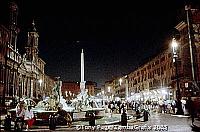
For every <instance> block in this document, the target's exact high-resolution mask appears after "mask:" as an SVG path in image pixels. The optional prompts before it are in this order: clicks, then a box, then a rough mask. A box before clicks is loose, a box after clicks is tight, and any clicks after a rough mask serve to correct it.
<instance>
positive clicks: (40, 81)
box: [38, 79, 42, 87]
mask: <svg viewBox="0 0 200 132" xmlns="http://www.w3.org/2000/svg"><path fill="white" fill-rule="evenodd" d="M38 82H39V84H40V87H41V86H42V79H40V80H39V81H38Z"/></svg>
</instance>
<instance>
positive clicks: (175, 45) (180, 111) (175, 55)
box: [171, 38, 184, 115]
mask: <svg viewBox="0 0 200 132" xmlns="http://www.w3.org/2000/svg"><path fill="white" fill-rule="evenodd" d="M171 44H172V53H173V63H174V64H175V74H176V87H177V93H176V99H177V103H176V106H177V112H176V114H177V115H183V114H184V113H183V109H182V103H181V93H180V87H179V77H178V63H177V58H178V52H177V50H178V43H177V42H176V39H175V38H173V39H172V43H171Z"/></svg>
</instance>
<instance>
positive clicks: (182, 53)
mask: <svg viewBox="0 0 200 132" xmlns="http://www.w3.org/2000/svg"><path fill="white" fill-rule="evenodd" d="M185 12H186V13H185V15H186V16H187V17H185V18H186V19H184V20H183V21H181V22H180V23H179V24H177V25H176V26H175V28H176V29H177V31H178V32H179V33H178V36H180V38H176V35H175V38H176V41H177V42H178V49H177V58H176V61H173V60H174V56H173V52H172V47H171V44H170V43H169V47H168V48H167V49H165V50H163V51H162V52H161V53H159V54H158V55H157V56H155V57H154V58H152V59H150V60H149V61H148V62H147V63H145V64H143V65H141V66H139V67H138V68H137V69H135V70H134V71H132V72H130V73H129V74H127V77H126V78H127V81H123V80H126V79H125V77H124V76H122V77H118V78H115V79H113V80H112V81H110V82H106V85H105V89H106V87H108V86H109V87H113V89H114V90H115V94H114V96H115V97H119V98H124V97H126V96H125V95H126V94H125V93H126V92H125V91H128V98H127V99H130V100H137V101H141V102H145V101H147V100H151V101H158V100H164V99H166V100H172V99H176V98H177V95H178V92H177V91H178V88H180V96H181V97H188V96H199V95H200V93H199V91H200V89H199V87H200V30H199V27H200V11H199V9H192V8H190V7H189V8H188V7H187V8H186V10H185ZM188 25H189V26H188ZM188 27H189V28H188ZM176 64H177V67H176ZM120 79H121V81H120ZM120 82H121V84H120ZM123 82H125V83H124V84H123ZM127 83H128V88H127V90H126V84H127ZM177 86H178V87H177Z"/></svg>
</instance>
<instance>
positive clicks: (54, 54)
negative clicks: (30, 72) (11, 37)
mask: <svg viewBox="0 0 200 132" xmlns="http://www.w3.org/2000/svg"><path fill="white" fill-rule="evenodd" d="M0 1H1V6H2V5H3V4H4V6H3V8H1V13H0V14H1V16H2V17H1V18H4V19H5V20H8V17H9V14H8V12H7V11H6V7H7V4H6V3H7V2H5V1H6V0H4V2H2V0H0ZM41 1H42V0H18V1H17V4H18V6H19V16H18V26H19V28H20V30H21V32H20V34H19V37H18V38H19V39H18V43H17V44H18V47H19V49H20V52H21V53H23V52H24V49H23V47H24V45H25V44H26V41H27V38H26V37H27V31H29V30H30V27H31V23H32V20H33V19H34V20H35V24H36V28H37V31H38V33H39V35H40V38H39V56H40V57H41V58H42V59H43V60H44V61H45V62H46V67H45V72H46V73H47V74H48V75H50V76H60V77H61V80H63V81H80V53H81V48H83V49H84V52H85V80H87V81H94V82H97V83H98V86H101V85H102V84H104V82H105V81H107V80H111V79H112V78H113V77H116V76H121V75H125V74H128V73H130V72H131V71H133V70H134V69H135V68H137V67H138V66H140V65H141V64H143V63H145V62H146V61H148V60H149V59H151V58H152V57H153V56H155V55H156V54H158V53H159V52H161V51H162V49H166V48H167V47H168V46H169V41H170V37H171V34H172V31H173V28H174V27H175V26H176V25H177V24H178V22H179V20H181V19H184V15H183V13H181V9H184V3H185V2H184V1H183V0H156V1H155V0H151V1H149V2H148V1H142V0H141V1H140V2H136V1H132V3H125V2H122V1H120V2H116V1H113V2H112V3H111V2H110V3H108V2H102V1H101V2H99V1H95V2H92V3H91V2H90V3H83V2H80V1H76V2H75V1H74V3H71V2H67V1H59V0H57V1H52V2H49V1H48V2H47V1H46V2H42V3H41ZM150 2H151V3H150ZM194 2H195V5H197V4H199V3H198V0H196V1H194ZM3 9H4V10H3ZM2 22H5V21H4V20H2Z"/></svg>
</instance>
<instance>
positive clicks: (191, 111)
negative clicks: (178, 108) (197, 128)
mask: <svg viewBox="0 0 200 132" xmlns="http://www.w3.org/2000/svg"><path fill="white" fill-rule="evenodd" d="M186 104H187V107H188V112H189V114H190V116H191V118H192V125H194V117H195V107H194V102H193V101H192V99H191V97H189V98H188V100H187V102H186Z"/></svg>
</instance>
